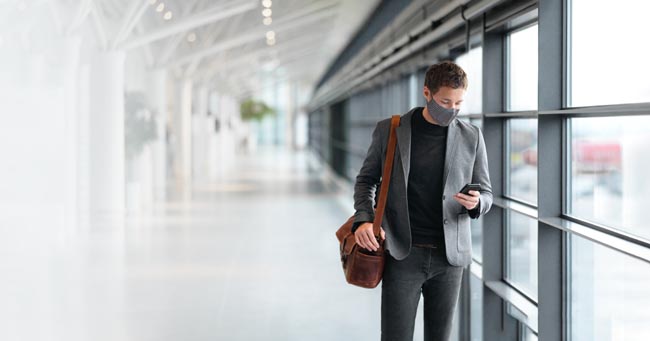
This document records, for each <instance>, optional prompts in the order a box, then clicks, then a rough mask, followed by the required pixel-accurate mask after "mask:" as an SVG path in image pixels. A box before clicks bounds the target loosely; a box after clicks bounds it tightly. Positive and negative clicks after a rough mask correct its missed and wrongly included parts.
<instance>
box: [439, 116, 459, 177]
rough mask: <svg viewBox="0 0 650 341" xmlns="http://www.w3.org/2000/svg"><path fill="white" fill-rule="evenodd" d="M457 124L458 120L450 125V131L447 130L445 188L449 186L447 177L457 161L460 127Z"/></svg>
mask: <svg viewBox="0 0 650 341" xmlns="http://www.w3.org/2000/svg"><path fill="white" fill-rule="evenodd" d="M456 123H457V120H456V119H455V120H454V121H453V122H451V124H450V125H449V130H447V146H446V147H445V172H444V175H443V177H442V185H443V186H445V185H446V184H447V176H448V175H449V170H450V169H451V166H452V164H453V162H454V160H455V159H456V158H455V157H454V152H455V150H456V146H457V145H458V142H457V141H456V139H457V138H458V126H457V124H456Z"/></svg>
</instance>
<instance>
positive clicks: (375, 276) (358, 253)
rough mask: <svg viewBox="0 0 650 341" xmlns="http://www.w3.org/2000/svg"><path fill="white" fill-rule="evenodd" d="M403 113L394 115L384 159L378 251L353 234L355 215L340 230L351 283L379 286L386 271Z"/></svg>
mask: <svg viewBox="0 0 650 341" xmlns="http://www.w3.org/2000/svg"><path fill="white" fill-rule="evenodd" d="M399 120H400V116H399V115H394V116H393V117H392V118H391V122H390V134H389V136H388V147H387V148H386V161H385V162H384V171H383V172H382V181H381V184H382V185H381V190H380V192H379V202H378V203H377V210H376V211H375V219H374V221H373V233H374V235H375V238H376V239H377V241H378V242H379V249H377V251H374V252H373V251H370V250H366V249H364V248H362V247H361V246H359V245H357V243H356V241H355V239H354V233H352V225H353V224H354V216H352V217H350V218H349V219H348V220H347V221H346V222H345V224H343V226H341V227H340V228H339V229H338V231H336V237H337V238H338V240H339V243H340V249H339V252H340V254H341V263H342V265H343V272H344V274H345V279H346V280H347V282H348V283H350V284H353V285H357V286H360V287H363V288H375V287H376V286H377V285H378V284H379V282H381V278H382V275H383V273H384V262H385V257H386V256H385V255H384V241H383V240H382V239H381V237H380V231H381V222H382V217H383V216H384V209H385V208H386V198H387V197H388V187H389V183H390V174H391V171H392V169H393V160H394V159H395V146H396V144H397V138H396V136H395V129H396V128H397V126H398V125H399Z"/></svg>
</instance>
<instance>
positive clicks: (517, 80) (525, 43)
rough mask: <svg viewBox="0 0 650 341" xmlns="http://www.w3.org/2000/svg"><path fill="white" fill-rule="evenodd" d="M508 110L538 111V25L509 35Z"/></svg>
mask: <svg viewBox="0 0 650 341" xmlns="http://www.w3.org/2000/svg"><path fill="white" fill-rule="evenodd" d="M507 42H508V68H507V70H508V71H507V72H508V77H507V79H508V80H507V87H508V88H507V106H506V107H507V110H508V111H524V110H537V25H533V26H530V27H527V28H524V29H522V30H518V31H515V32H513V33H511V34H509V35H508V40H507Z"/></svg>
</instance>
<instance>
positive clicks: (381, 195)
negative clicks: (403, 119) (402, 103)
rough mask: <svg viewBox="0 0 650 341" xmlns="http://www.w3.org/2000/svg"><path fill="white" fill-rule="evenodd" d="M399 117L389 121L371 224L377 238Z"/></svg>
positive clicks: (396, 116) (384, 203)
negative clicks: (379, 188) (377, 194)
mask: <svg viewBox="0 0 650 341" xmlns="http://www.w3.org/2000/svg"><path fill="white" fill-rule="evenodd" d="M399 120H400V116H399V115H393V117H392V118H391V120H390V134H389V135H388V148H386V161H385V162H384V171H383V172H382V180H381V191H380V192H379V202H378V203H377V210H376V211H375V220H374V222H373V229H372V230H373V233H374V234H375V236H376V237H379V232H380V231H381V230H380V228H381V222H382V219H383V217H384V209H385V208H386V198H387V197H388V187H389V184H390V174H391V173H392V170H393V160H394V159H395V146H396V145H397V136H396V134H395V130H396V128H397V126H398V125H399Z"/></svg>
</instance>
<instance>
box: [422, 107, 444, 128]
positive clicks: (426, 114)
mask: <svg viewBox="0 0 650 341" xmlns="http://www.w3.org/2000/svg"><path fill="white" fill-rule="evenodd" d="M422 116H423V117H424V120H425V121H427V122H429V123H431V124H435V125H438V126H439V125H440V123H438V121H436V120H435V119H434V118H433V117H431V115H429V110H427V107H426V106H425V107H424V110H422Z"/></svg>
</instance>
